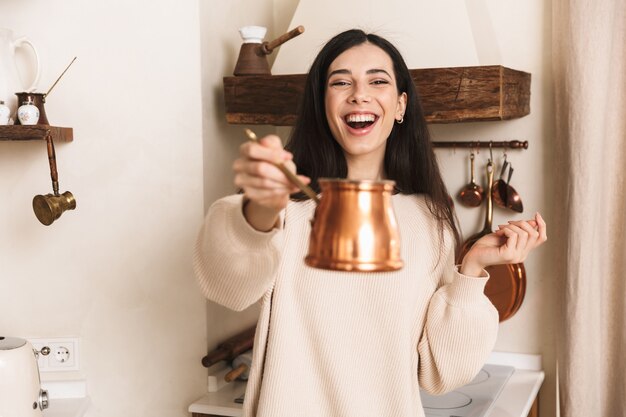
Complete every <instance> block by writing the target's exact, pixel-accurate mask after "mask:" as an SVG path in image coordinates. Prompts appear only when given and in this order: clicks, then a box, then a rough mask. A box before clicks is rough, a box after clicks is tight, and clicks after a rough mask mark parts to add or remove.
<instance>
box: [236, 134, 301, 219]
mask: <svg viewBox="0 0 626 417" xmlns="http://www.w3.org/2000/svg"><path fill="white" fill-rule="evenodd" d="M292 157H293V156H292V154H291V153H290V152H288V151H286V150H284V149H283V145H282V143H281V141H280V138H279V137H278V136H276V135H268V136H265V137H263V138H261V139H259V140H258V141H247V142H245V143H243V144H242V145H241V146H240V147H239V157H238V158H237V159H236V160H235V162H234V163H233V171H234V172H235V178H234V182H235V185H236V186H237V187H239V188H241V189H242V190H243V192H244V195H245V197H246V199H247V200H248V203H247V204H246V207H245V209H244V214H245V216H246V219H247V220H248V222H249V223H250V224H251V225H252V226H253V227H254V228H255V229H257V230H269V229H271V228H272V227H273V226H274V224H275V223H276V220H277V219H278V214H279V212H280V210H282V209H283V208H285V207H286V206H287V202H288V201H289V195H290V194H292V193H295V192H297V191H298V188H297V187H296V186H295V185H293V184H292V183H291V182H290V181H289V179H288V178H287V177H286V176H285V174H283V173H282V172H281V170H280V169H279V168H278V167H277V166H276V164H277V163H282V164H284V165H285V166H286V167H287V168H288V169H289V170H290V171H292V172H294V173H295V172H296V166H295V164H294V163H293V161H292ZM298 178H300V180H301V181H302V182H304V183H305V184H308V183H309V182H310V179H309V178H308V177H305V176H302V175H299V176H298Z"/></svg>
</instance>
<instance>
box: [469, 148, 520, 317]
mask: <svg viewBox="0 0 626 417" xmlns="http://www.w3.org/2000/svg"><path fill="white" fill-rule="evenodd" d="M487 181H488V187H487V210H486V214H485V226H484V228H483V230H481V231H480V232H478V233H476V234H475V235H472V236H471V237H470V238H468V239H467V241H465V243H464V244H463V246H462V247H461V251H460V253H459V256H458V257H457V264H460V263H461V262H462V260H463V257H464V256H465V255H466V254H467V252H469V250H470V248H471V247H472V246H473V245H474V244H475V243H476V242H477V241H478V240H479V239H480V238H482V237H483V236H486V235H488V234H490V233H492V232H491V227H492V222H493V203H492V199H491V195H492V188H493V163H492V162H491V159H490V160H489V162H488V163H487ZM485 269H486V270H487V272H488V273H489V276H490V278H489V280H488V281H487V285H485V295H486V296H487V298H489V300H490V301H491V303H492V304H493V305H494V306H495V307H496V309H497V310H498V315H499V317H500V321H504V320H506V319H508V318H510V317H511V316H513V314H515V313H516V312H517V310H518V309H519V308H520V306H521V305H522V301H524V295H525V294H526V270H525V269H524V264H523V263H516V264H505V265H493V266H488V267H487V268H485Z"/></svg>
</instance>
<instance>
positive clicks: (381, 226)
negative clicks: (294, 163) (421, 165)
mask: <svg viewBox="0 0 626 417" xmlns="http://www.w3.org/2000/svg"><path fill="white" fill-rule="evenodd" d="M245 131H246V134H247V135H248V138H250V140H257V137H256V135H255V134H254V132H252V131H251V130H250V129H245ZM274 165H275V166H276V167H278V168H279V169H280V170H281V171H282V172H283V173H285V175H286V176H287V178H288V179H289V180H290V181H291V182H292V183H293V184H294V185H296V186H297V187H298V188H299V189H300V190H302V191H303V192H304V193H305V194H306V195H307V196H309V197H310V198H311V199H312V200H313V201H315V203H316V204H317V207H316V209H315V214H314V216H313V220H312V221H311V226H312V228H311V235H310V237H309V252H308V254H307V256H306V258H305V259H304V262H305V263H306V264H307V265H309V266H312V267H314V268H321V269H331V270H337V271H355V272H382V271H395V270H398V269H401V268H402V266H403V262H402V259H401V258H400V233H399V231H398V224H397V222H396V218H395V214H394V212H393V207H392V204H391V194H392V192H393V190H394V186H395V182H394V181H366V180H363V181H359V180H349V179H334V178H320V179H319V180H318V182H319V184H320V187H321V194H322V198H321V199H318V198H317V195H316V193H315V191H314V190H313V189H311V188H310V187H309V186H307V185H305V184H303V183H302V182H301V181H300V180H299V179H298V177H297V176H296V175H295V174H294V173H292V172H291V171H289V169H287V167H285V166H284V165H283V164H282V163H281V162H275V163H274Z"/></svg>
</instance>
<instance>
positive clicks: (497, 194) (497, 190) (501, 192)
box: [491, 154, 509, 208]
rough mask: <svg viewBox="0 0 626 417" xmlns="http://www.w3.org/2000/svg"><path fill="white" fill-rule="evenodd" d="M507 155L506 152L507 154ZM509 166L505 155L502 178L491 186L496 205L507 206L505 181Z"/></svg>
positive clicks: (501, 172)
mask: <svg viewBox="0 0 626 417" xmlns="http://www.w3.org/2000/svg"><path fill="white" fill-rule="evenodd" d="M505 155H506V154H505ZM508 166H509V163H508V161H507V160H506V156H505V157H504V163H503V164H502V169H501V170H500V178H499V179H498V180H497V181H496V182H494V183H493V186H492V187H491V198H492V199H493V202H494V204H495V205H496V206H498V207H502V208H506V195H507V189H506V182H505V181H504V174H505V172H506V169H507V167H508Z"/></svg>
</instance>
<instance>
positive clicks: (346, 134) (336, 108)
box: [324, 43, 407, 163]
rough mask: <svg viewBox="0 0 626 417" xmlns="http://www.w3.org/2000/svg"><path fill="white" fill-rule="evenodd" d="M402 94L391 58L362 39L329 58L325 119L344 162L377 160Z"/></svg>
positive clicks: (401, 112) (398, 116) (402, 104)
mask: <svg viewBox="0 0 626 417" xmlns="http://www.w3.org/2000/svg"><path fill="white" fill-rule="evenodd" d="M406 97H407V96H406V93H404V92H403V93H402V94H398V90H397V87H396V78H395V74H394V71H393V62H392V61H391V58H390V57H389V55H387V53H386V52H385V51H383V50H382V49H381V48H379V47H377V46H375V45H372V44H370V43H363V44H360V45H358V46H355V47H352V48H350V49H348V50H346V51H344V52H343V53H342V54H341V55H339V56H338V57H337V58H335V60H334V61H333V62H332V63H331V64H330V67H329V68H328V74H327V81H326V97H325V101H324V102H325V109H326V119H327V120H328V125H329V126H330V131H331V132H332V134H333V136H334V137H335V139H336V140H337V142H338V143H339V144H340V145H341V147H342V148H343V150H344V152H345V153H346V157H347V159H348V160H349V161H350V160H354V159H355V158H367V159H370V158H377V160H378V158H380V159H379V160H380V161H381V163H382V160H383V157H384V154H385V144H386V142H387V138H388V137H389V134H390V133H391V129H392V128H393V124H394V122H395V121H396V120H400V119H401V118H402V117H403V115H404V111H405V108H406Z"/></svg>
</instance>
